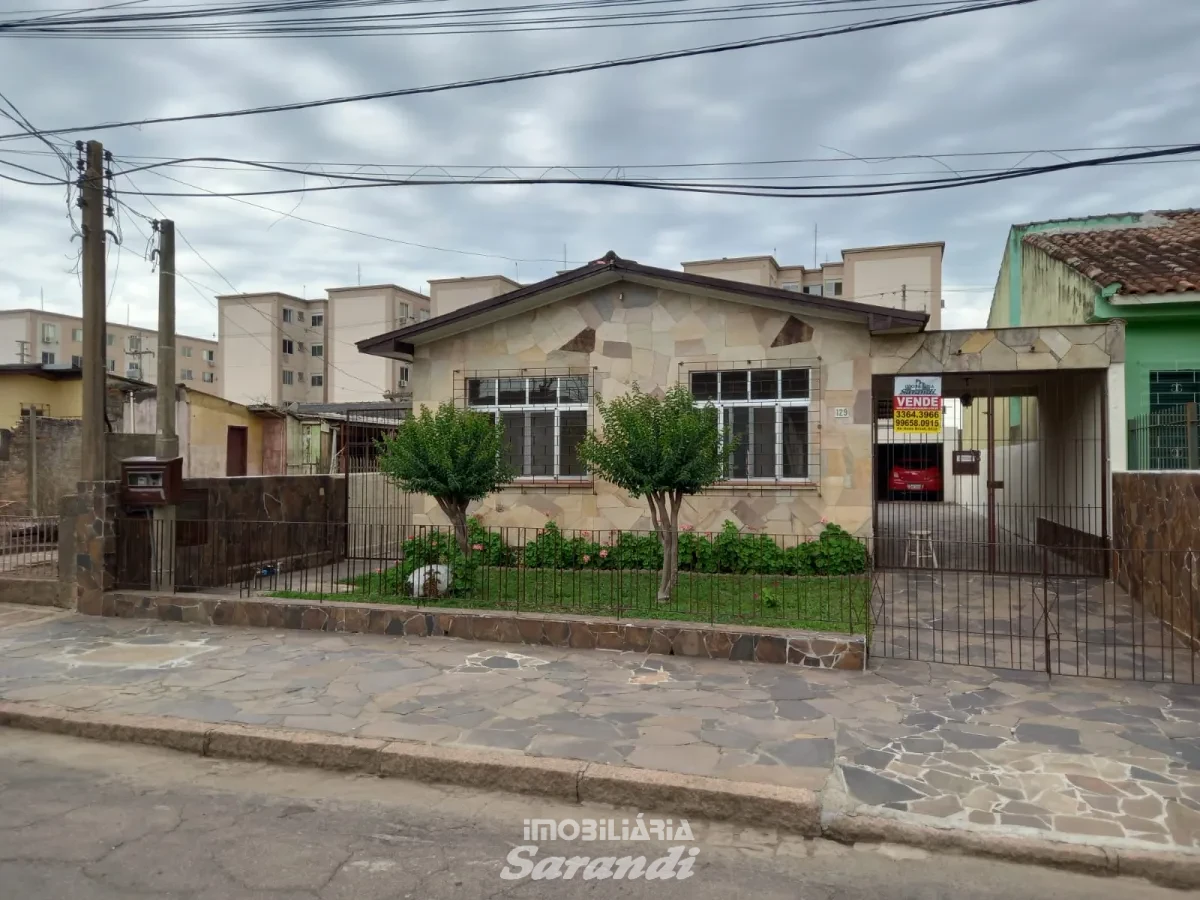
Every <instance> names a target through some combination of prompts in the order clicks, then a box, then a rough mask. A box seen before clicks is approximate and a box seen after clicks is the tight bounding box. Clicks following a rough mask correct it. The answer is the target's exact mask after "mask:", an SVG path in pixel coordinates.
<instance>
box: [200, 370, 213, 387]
mask: <svg viewBox="0 0 1200 900" xmlns="http://www.w3.org/2000/svg"><path fill="white" fill-rule="evenodd" d="M200 380H201V381H203V382H204V383H205V384H212V383H213V382H214V381H216V380H217V378H216V376H215V375H214V374H213V373H212V372H202V373H201V374H200Z"/></svg>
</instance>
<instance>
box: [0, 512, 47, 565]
mask: <svg viewBox="0 0 1200 900" xmlns="http://www.w3.org/2000/svg"><path fill="white" fill-rule="evenodd" d="M0 575H12V576H16V577H18V578H57V577H58V519H57V518H56V517H54V516H0Z"/></svg>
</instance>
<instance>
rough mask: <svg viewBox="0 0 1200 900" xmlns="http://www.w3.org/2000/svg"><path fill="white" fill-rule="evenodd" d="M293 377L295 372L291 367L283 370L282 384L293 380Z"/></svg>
mask: <svg viewBox="0 0 1200 900" xmlns="http://www.w3.org/2000/svg"><path fill="white" fill-rule="evenodd" d="M295 377H296V376H295V373H293V372H292V370H291V369H284V370H283V383H284V384H291V383H292V382H293V380H294V379H295Z"/></svg>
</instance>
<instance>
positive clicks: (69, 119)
mask: <svg viewBox="0 0 1200 900" xmlns="http://www.w3.org/2000/svg"><path fill="white" fill-rule="evenodd" d="M43 2H44V4H45V5H46V6H52V5H53V6H55V7H58V6H61V5H62V2H61V0H43ZM26 5H30V4H26ZM781 21H782V22H783V24H780V22H781ZM796 21H797V22H799V24H794V23H793V21H792V20H775V21H773V22H771V23H770V24H765V23H761V22H760V23H754V22H748V23H726V24H724V25H721V26H712V25H707V26H705V25H696V26H681V27H677V28H636V29H622V30H615V31H603V30H596V31H576V32H543V33H536V34H516V35H474V36H444V37H422V38H363V39H338V40H332V39H331V40H311V39H304V40H287V41H283V40H259V41H245V40H238V41H196V42H179V41H174V42H158V43H152V42H128V43H122V42H115V41H82V40H59V41H14V40H8V41H6V42H5V43H4V45H3V47H4V53H3V54H0V82H3V84H5V85H6V86H7V87H6V88H5V92H6V93H7V94H8V95H9V96H10V97H11V98H12V100H13V101H14V102H16V103H17V104H18V105H19V106H20V107H21V109H22V110H23V111H24V112H25V113H26V114H27V115H28V116H29V117H30V118H31V119H32V120H33V121H34V122H35V123H36V124H38V125H40V126H42V127H56V126H62V125H68V124H75V123H82V122H84V121H94V120H118V119H124V118H135V117H142V116H159V115H171V114H178V113H189V112H196V111H204V110H210V109H224V108H233V107H240V106H249V105H257V104H265V103H277V102H287V101H292V100H302V99H310V98H314V97H320V96H328V95H335V94H349V93H356V92H359V91H368V90H374V89H380V88H385V87H400V86H406V85H418V84H430V83H436V82H441V81H449V80H455V79H460V78H470V77H476V76H483V75H492V74H499V73H504V72H510V71H518V70H522V69H531V68H541V67H544V66H553V65H561V64H564V63H570V62H575V61H581V60H593V59H602V58H611V57H616V56H624V55H631V54H635V53H640V52H648V51H652V50H660V49H670V48H675V47H684V46H693V45H699V44H705V43H712V42H715V41H721V40H728V39H731V38H737V37H742V36H755V35H759V34H763V33H765V32H766V31H767V30H768V29H770V28H772V27H774V28H776V29H777V30H780V31H783V30H792V29H793V28H795V29H800V28H808V27H815V26H816V25H817V24H820V23H819V22H818V21H817V20H815V19H813V18H809V19H803V20H796ZM1198 33H1200V8H1198V7H1197V5H1195V4H1188V3H1182V2H1177V0H1043V2H1040V3H1037V4H1033V5H1030V6H1025V7H1017V8H1013V9H1007V10H999V11H995V12H990V13H983V14H978V15H975V16H967V17H961V18H958V19H951V20H944V21H940V22H935V23H924V24H920V25H909V26H903V27H900V28H895V29H890V30H887V31H881V32H875V33H869V34H861V35H854V36H848V37H839V38H830V39H826V40H822V41H815V42H804V43H798V44H792V45H783V46H779V47H773V48H766V49H760V50H752V51H745V52H739V53H733V54H725V55H719V56H711V57H701V58H697V59H691V60H682V61H674V62H669V63H661V64H656V65H651V66H642V67H637V68H631V69H624V70H616V71H610V72H599V73H591V74H586V75H576V76H568V77H563V78H555V79H547V80H543V81H535V82H527V83H522V84H517V85H508V86H495V87H488V88H480V89H474V90H467V91H460V92H454V93H446V94H437V95H431V96H425V97H414V98H409V99H403V100H385V101H377V102H371V103H363V104H355V105H350V106H344V107H332V108H327V109H322V110H311V111H304V112H295V113H285V114H278V115H270V116H259V117H253V118H246V119H227V120H218V121H213V122H201V123H188V124H179V125H161V126H149V127H146V128H143V129H124V130H120V131H113V132H104V133H102V134H101V135H99V136H100V137H101V138H102V139H103V140H104V142H105V145H106V146H107V147H109V148H110V149H111V150H112V151H113V152H114V153H115V154H116V155H117V156H118V158H122V157H128V156H137V155H150V156H170V157H174V156H192V155H220V156H235V157H237V156H241V157H250V158H257V159H283V160H297V161H310V160H320V161H347V162H361V163H369V162H378V163H391V164H428V165H479V164H497V165H500V164H504V165H544V166H552V165H559V164H562V165H570V164H573V165H609V164H612V165H623V166H635V165H637V164H655V163H667V162H705V161H719V160H763V159H778V158H800V157H825V156H830V155H836V154H834V153H833V152H832V151H830V150H829V149H827V148H830V147H833V148H837V149H838V150H839V151H843V152H844V153H845V154H846V155H847V156H851V155H853V156H883V155H888V154H896V155H902V154H910V153H933V152H963V151H975V150H992V149H1021V148H1039V147H1088V146H1101V145H1103V146H1113V145H1124V144H1138V145H1141V144H1157V143H1170V142H1183V141H1189V140H1194V139H1195V133H1194V129H1193V127H1192V126H1193V125H1194V123H1195V122H1196V121H1197V118H1198V117H1197V111H1198V110H1197V106H1198V103H1200V101H1198V100H1197V97H1198V96H1200V93H1198V92H1197V87H1198V86H1200V85H1198V82H1200V74H1198V72H1197V70H1196V67H1195V66H1194V63H1193V58H1192V53H1193V48H1194V46H1195V40H1196V36H1197V34H1198ZM32 73H36V75H35V74H32ZM5 130H8V129H5ZM78 136H79V137H87V135H78ZM39 146H40V145H38V144H36V143H34V142H32V141H22V142H19V143H18V142H4V143H0V150H12V149H30V150H33V149H38V147H39ZM0 159H8V160H12V161H18V162H25V163H28V162H29V160H34V161H35V165H36V166H38V167H39V168H42V169H43V170H44V171H47V172H50V171H54V169H53V167H52V165H51V162H52V161H51V160H48V159H46V158H44V157H37V156H33V157H16V156H10V155H7V154H3V153H0ZM1018 159H1019V158H1018V157H1012V158H1006V160H1005V164H1006V165H1011V164H1013V163H1016V162H1017V160H1018ZM1051 160H1052V157H1049V156H1046V155H1039V156H1036V157H1033V158H1032V159H1031V160H1029V161H1028V162H1031V163H1045V162H1050V161H1051ZM988 164H990V163H989V161H988V160H986V159H983V160H972V159H968V158H960V159H958V160H956V161H954V162H953V163H952V165H954V166H956V167H958V166H961V167H966V168H970V167H976V166H982V165H988ZM365 171H367V172H370V171H371V170H370V169H368V170H365ZM756 171H757V172H758V173H761V174H770V170H769V169H767V168H763V169H760V170H756ZM806 171H808V172H811V174H814V175H841V176H843V177H848V176H850V175H855V176H870V175H874V174H878V173H889V172H928V173H930V175H931V176H933V175H938V174H948V173H946V170H945V168H944V167H943V166H941V165H939V164H937V163H934V162H930V161H922V160H894V161H890V162H876V163H863V162H855V161H849V162H846V163H838V164H825V165H812V166H809V167H806ZM1196 171H1197V168H1196V164H1194V163H1190V164H1189V163H1182V164H1164V165H1142V166H1127V167H1119V168H1110V169H1106V170H1096V171H1080V172H1072V173H1063V174H1058V175H1049V176H1044V177H1040V178H1032V179H1025V180H1022V181H1018V182H1011V183H1004V184H997V185H989V186H983V187H975V188H962V189H957V190H952V191H944V192H935V193H926V194H909V195H900V196H892V197H878V198H861V199H841V200H783V199H756V198H729V197H702V196H689V195H681V194H666V193H658V192H641V191H633V190H628V189H621V188H586V187H575V186H561V187H560V186H545V187H519V186H518V187H511V188H509V187H504V188H501V187H490V188H489V187H417V188H387V189H382V188H381V189H372V190H355V191H343V192H330V193H324V194H310V195H307V196H305V197H304V199H303V200H302V201H299V205H297V202H298V200H299V198H296V197H272V198H264V199H254V198H251V199H253V200H254V202H255V203H260V204H261V205H263V206H267V207H271V208H273V209H275V210H280V211H293V210H294V212H295V214H296V215H300V216H304V217H305V218H310V219H314V220H318V221H323V222H328V223H332V224H336V225H339V226H342V227H345V228H350V229H355V230H359V231H363V232H370V233H373V234H378V235H382V236H387V237H390V238H395V239H397V240H401V241H410V242H415V243H420V244H426V245H432V246H439V247H446V248H456V249H461V250H470V251H476V252H481V253H491V254H497V255H502V256H508V257H517V258H521V259H526V260H533V259H537V260H554V261H553V262H550V261H545V262H521V263H513V262H506V261H505V260H501V259H486V258H479V257H473V256H468V255H460V254H455V253H443V252H437V251H431V250H422V249H419V248H415V247H407V246H403V245H400V244H396V243H388V242H385V241H379V240H374V239H372V238H368V237H357V236H354V235H350V234H345V233H342V232H338V231H334V230H331V229H328V228H322V227H318V226H315V225H309V224H305V223H301V222H297V221H294V220H289V219H287V218H286V217H283V216H281V215H280V214H278V213H270V212H265V211H262V210H259V209H255V208H252V207H250V206H248V205H244V204H238V203H236V202H233V201H231V200H227V199H212V198H210V199H168V198H163V199H160V200H157V201H155V202H156V203H157V204H158V206H159V207H160V208H161V209H162V211H163V213H165V214H167V215H169V216H171V217H172V218H174V219H175V220H176V221H177V223H178V225H179V228H180V229H181V231H182V232H183V233H184V234H186V235H187V236H188V237H189V238H190V239H191V240H192V242H193V243H194V244H195V245H196V247H197V249H198V250H199V251H200V252H201V253H202V254H203V255H204V257H205V258H206V259H207V260H208V261H209V262H210V263H211V264H212V265H213V266H214V267H215V268H216V269H217V270H219V271H220V272H221V273H222V274H223V275H224V276H225V277H227V278H228V279H229V281H230V282H231V283H232V284H233V286H234V287H236V288H237V289H238V290H268V289H279V290H285V291H290V292H293V293H300V292H302V291H307V293H308V294H309V295H310V296H312V295H318V294H319V293H320V292H321V291H322V290H323V289H324V288H326V287H332V286H337V285H345V284H352V283H354V281H355V279H356V278H357V277H358V275H357V273H358V270H359V267H361V271H362V278H363V281H364V282H382V281H389V282H396V283H398V284H402V285H406V286H409V287H413V288H422V287H423V286H424V282H425V281H427V280H428V279H430V278H439V277H446V276H451V275H469V274H484V273H490V272H503V273H504V274H507V275H509V276H510V277H519V278H520V279H521V280H523V281H528V280H533V279H537V278H542V277H545V276H547V275H549V274H551V273H552V272H553V271H554V270H555V269H557V268H561V266H562V263H561V260H562V257H563V255H564V247H565V252H566V256H567V258H568V260H569V261H571V262H572V264H573V263H574V262H575V261H578V260H585V259H589V258H593V257H595V256H598V255H599V254H601V253H603V252H604V251H605V250H608V249H614V250H616V251H617V252H618V253H620V254H622V255H624V256H628V257H632V258H635V259H639V260H642V261H645V262H651V263H655V264H659V265H667V266H676V265H678V263H679V262H680V261H681V260H683V259H698V258H704V257H710V256H733V255H740V254H748V253H760V252H774V253H775V254H776V255H777V257H778V258H779V259H780V260H781V261H782V262H796V261H798V262H811V259H812V231H813V226H814V224H817V225H819V229H820V235H821V239H820V248H819V253H820V255H821V257H822V258H826V257H833V256H836V254H837V251H838V250H839V249H840V248H841V247H848V246H863V245H867V244H876V243H898V242H904V241H923V240H944V241H946V263H945V283H946V285H947V287H948V288H949V292H948V293H947V307H948V309H947V313H946V322H947V325H948V326H950V327H955V326H960V327H961V326H967V325H972V324H979V323H982V321H983V320H984V317H985V315H986V309H987V305H988V303H989V302H990V295H991V290H990V285H991V284H992V283H993V282H994V280H995V275H996V270H997V268H998V265H999V260H1000V254H1001V251H1002V249H1003V243H1004V235H1005V231H1006V229H1007V227H1008V226H1009V225H1010V224H1011V223H1013V222H1016V221H1028V220H1034V219H1041V218H1055V217H1063V216H1072V215H1083V214H1088V213H1100V212H1109V211H1119V210H1124V209H1144V208H1153V207H1169V206H1188V205H1200V182H1197V180H1196V179H1195V177H1194V174H1195V172H1196ZM167 174H171V175H173V176H174V177H178V178H181V179H183V180H185V181H188V182H192V183H194V184H197V185H201V186H203V187H205V188H208V189H210V190H218V191H221V190H235V189H241V190H246V189H254V188H269V187H280V186H295V185H299V184H301V183H306V184H318V183H322V181H323V179H322V176H321V175H320V174H318V173H315V172H314V173H313V174H311V175H308V176H304V177H301V176H292V175H286V176H284V175H271V174H263V173H246V174H234V173H229V172H221V171H214V170H206V169H182V168H181V169H177V170H170V171H169V172H168V173H167ZM694 174H728V173H722V172H720V171H717V172H706V171H704V170H700V171H698V172H696V173H694ZM135 181H136V185H137V187H139V188H141V189H142V190H146V191H150V190H187V189H186V188H183V187H181V186H179V185H176V184H172V183H171V182H169V181H165V180H163V179H161V178H159V177H156V176H155V175H153V174H151V173H144V174H141V175H138V176H136V177H135ZM124 186H125V187H128V185H124ZM129 202H130V203H131V205H132V206H133V207H134V208H136V209H137V210H139V211H141V212H143V213H145V214H147V215H151V216H153V215H158V213H156V211H155V210H154V208H153V207H152V206H151V205H150V203H149V202H148V201H147V200H146V199H143V198H129ZM122 226H123V232H124V236H125V249H124V251H123V252H119V251H116V250H114V252H113V258H112V259H111V260H110V265H109V272H110V281H112V280H114V279H113V278H112V275H113V273H114V269H115V267H116V259H117V257H118V256H119V257H120V260H121V261H120V269H119V273H118V277H117V278H116V279H115V285H114V288H113V291H112V299H111V305H110V312H111V315H112V317H113V318H115V319H124V318H125V315H126V309H127V308H128V315H129V316H130V318H131V319H132V320H133V321H135V322H141V323H144V324H148V325H149V324H153V321H154V310H155V301H154V296H155V289H156V288H155V285H156V282H155V276H154V275H153V274H152V273H151V272H150V268H149V266H148V264H147V263H145V262H144V261H143V260H142V259H140V255H141V252H142V249H143V247H144V245H145V239H144V238H143V237H142V236H141V235H140V234H139V233H138V230H137V227H136V226H135V222H134V217H133V216H131V215H129V214H128V213H126V214H123V216H122ZM69 237H70V231H69V226H68V225H67V222H66V219H65V215H64V209H63V203H62V196H61V192H60V191H57V190H56V189H53V188H35V187H24V186H19V185H15V184H11V183H9V182H0V238H2V239H3V242H4V243H3V246H4V247H5V248H6V250H5V252H4V253H2V254H0V305H3V306H9V307H11V306H26V305H36V304H37V302H38V297H39V291H40V290H44V292H45V302H46V306H47V308H55V309H62V310H68V311H75V310H77V309H78V307H79V289H78V284H77V281H76V278H75V276H74V275H72V274H70V273H69V269H70V266H71V263H72V258H73V252H74V250H75V248H76V247H77V246H78V243H77V242H76V243H75V244H72V243H71V242H70V241H69ZM179 267H180V270H181V272H183V273H185V274H187V275H188V276H189V277H191V278H193V279H194V280H195V281H197V282H198V283H200V284H202V285H203V286H204V287H203V288H201V289H200V290H199V292H196V291H193V290H192V289H191V288H190V287H189V286H188V285H186V284H182V285H180V287H179V302H180V311H179V320H180V324H181V328H183V329H184V330H188V331H191V332H194V333H200V334H206V333H207V334H210V333H212V332H213V331H215V327H216V311H215V306H214V304H213V302H212V300H211V294H213V293H220V292H226V291H228V290H230V289H231V288H230V286H229V285H228V284H226V283H225V282H224V281H223V280H222V279H221V278H220V277H219V276H218V275H217V274H215V273H214V272H213V271H211V270H210V269H209V268H208V267H207V266H206V265H205V263H204V262H202V261H201V260H200V259H198V258H197V257H196V256H194V255H193V254H192V253H191V252H189V251H187V249H186V248H185V247H181V250H180V260H179Z"/></svg>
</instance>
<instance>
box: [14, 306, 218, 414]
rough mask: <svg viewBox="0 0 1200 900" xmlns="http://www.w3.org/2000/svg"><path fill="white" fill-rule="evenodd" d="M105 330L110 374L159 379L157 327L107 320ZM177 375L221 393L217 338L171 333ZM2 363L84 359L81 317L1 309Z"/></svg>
mask: <svg viewBox="0 0 1200 900" xmlns="http://www.w3.org/2000/svg"><path fill="white" fill-rule="evenodd" d="M105 329H106V333H105V348H106V350H105V357H106V365H107V368H108V371H109V374H111V375H117V376H120V377H123V378H129V379H132V380H134V381H143V382H146V383H148V384H157V382H158V362H157V357H158V332H157V331H155V330H154V329H153V328H137V327H134V326H131V325H118V324H117V323H116V322H109V323H108V324H107V325H106V326H105ZM175 362H176V365H177V366H178V368H179V373H178V376H177V377H178V379H179V380H180V381H182V382H184V383H185V384H188V385H193V384H194V385H195V386H197V387H201V386H203V388H204V390H206V391H208V392H209V393H212V394H217V395H220V394H221V393H222V389H223V383H222V381H221V379H220V378H219V377H218V373H219V372H220V367H221V347H220V345H219V344H218V343H217V342H216V341H211V340H206V339H205V338H198V337H192V336H190V335H186V334H177V335H176V336H175ZM0 363H8V364H22V363H28V364H34V365H40V364H45V365H54V366H74V367H76V368H78V367H79V366H81V365H82V363H83V319H81V318H80V317H79V316H68V315H63V314H62V313H54V312H45V311H44V310H38V309H5V310H0Z"/></svg>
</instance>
